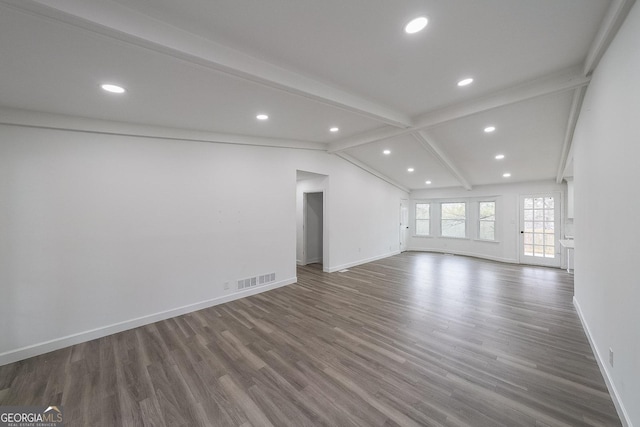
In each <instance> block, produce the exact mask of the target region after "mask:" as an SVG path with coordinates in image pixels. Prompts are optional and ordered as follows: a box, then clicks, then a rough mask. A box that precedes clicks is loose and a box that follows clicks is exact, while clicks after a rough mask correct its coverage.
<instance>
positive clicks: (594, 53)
mask: <svg viewBox="0 0 640 427" xmlns="http://www.w3.org/2000/svg"><path fill="white" fill-rule="evenodd" d="M635 1H636V0H613V1H612V2H611V5H609V9H608V10H607V14H606V16H605V17H604V19H603V20H602V24H601V25H600V29H599V30H598V34H596V37H595V39H594V40H593V42H592V43H591V47H590V48H589V52H588V53H587V57H586V59H585V61H584V66H583V74H584V75H585V76H590V75H591V73H593V70H595V69H596V67H597V66H598V63H599V62H600V59H601V58H602V55H604V53H605V52H606V51H607V49H608V48H609V45H610V44H611V42H612V41H613V38H614V37H615V35H616V33H617V32H618V30H619V29H620V26H621V25H622V23H623V22H624V20H625V18H626V17H627V15H628V14H629V11H630V10H631V7H632V6H633V4H634V3H635Z"/></svg>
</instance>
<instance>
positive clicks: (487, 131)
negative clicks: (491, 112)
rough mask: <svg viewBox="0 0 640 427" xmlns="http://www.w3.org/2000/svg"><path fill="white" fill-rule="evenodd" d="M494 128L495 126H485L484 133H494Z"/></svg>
mask: <svg viewBox="0 0 640 427" xmlns="http://www.w3.org/2000/svg"><path fill="white" fill-rule="evenodd" d="M495 130H496V127H495V126H487V127H486V128H484V131H485V132H486V133H491V132H495Z"/></svg>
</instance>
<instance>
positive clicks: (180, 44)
mask: <svg viewBox="0 0 640 427" xmlns="http://www.w3.org/2000/svg"><path fill="white" fill-rule="evenodd" d="M632 3H633V0H483V1H470V0H467V1H464V0H449V1H434V0H431V1H416V0H395V1H388V2H383V1H376V2H372V1H370V0H322V1H311V0H295V1H293V0H286V1H285V0H264V1H250V0H216V1H211V0H181V1H175V0H154V1H149V0H0V107H5V108H11V109H23V110H31V111H36V112H46V113H56V114H64V115H70V116H81V117H87V118H91V119H101V120H109V121H118V122H125V123H131V124H137V125H146V126H149V125H151V126H162V127H165V128H176V129H184V130H189V131H194V132H195V131H198V132H200V133H201V134H202V135H208V137H207V138H208V139H210V140H212V141H215V140H219V141H221V142H234V141H236V142H237V141H251V143H255V144H264V145H277V146H282V145H283V144H284V145H286V146H291V147H300V148H307V149H308V148H311V149H319V150H326V151H328V152H330V153H333V154H335V155H338V156H341V157H343V158H344V159H346V160H348V161H350V162H352V163H354V164H356V165H358V166H360V167H362V168H364V169H367V170H369V171H371V172H372V173H375V174H377V175H378V176H380V177H382V178H383V179H385V180H387V181H389V182H391V183H393V184H394V185H397V186H398V187H400V188H403V189H407V190H411V189H422V188H436V187H455V186H462V187H464V188H467V189H470V188H472V187H473V186H475V185H483V184H494V183H504V182H517V181H531V180H541V179H556V180H558V181H560V180H562V178H563V177H564V176H570V175H571V135H572V131H573V126H574V125H575V120H576V118H577V113H578V111H579V107H580V103H581V100H582V97H583V95H584V91H585V88H586V86H587V85H588V82H589V77H590V74H591V72H592V71H593V69H594V68H595V66H596V65H597V62H598V60H599V59H600V56H601V55H602V54H603V52H604V50H605V49H606V47H607V46H608V42H609V41H610V40H611V38H612V37H613V35H614V34H615V31H616V30H617V28H618V27H619V25H620V24H621V22H622V20H623V19H624V17H625V16H626V13H627V12H628V10H629V8H630V7H631V5H632ZM417 16H426V17H427V18H428V25H427V27H426V28H425V29H424V30H423V31H421V32H419V33H416V34H407V33H405V32H404V30H403V28H404V25H405V24H406V23H407V22H408V21H409V20H411V19H412V18H415V17H417ZM468 77H469V78H473V83H472V84H470V85H468V86H464V87H460V86H458V85H457V83H458V81H459V80H461V79H463V78H468ZM106 82H110V83H116V84H119V85H121V86H123V87H125V88H126V90H127V91H126V92H125V93H124V94H122V95H114V94H108V93H105V92H103V91H102V90H101V89H100V87H99V86H100V84H102V83H106ZM259 113H264V114H268V116H269V119H268V120H264V121H260V120H257V119H256V115H257V114H259ZM2 121H3V120H2V117H1V115H0V122H2ZM5 121H6V120H5ZM488 126H493V127H495V130H494V131H493V132H490V133H488V132H485V131H484V129H485V128H486V127H488ZM331 127H337V128H339V130H338V131H337V132H330V130H329V129H330V128H331ZM203 138H204V137H203ZM205 139H206V138H205ZM385 150H388V152H389V154H384V151H385ZM498 154H501V155H503V156H504V158H503V159H500V160H497V159H496V158H495V156H496V155H498ZM408 168H413V171H412V172H409V171H408ZM505 173H510V177H508V178H505V177H504V176H503V174H505ZM427 181H429V182H430V183H429V184H427Z"/></svg>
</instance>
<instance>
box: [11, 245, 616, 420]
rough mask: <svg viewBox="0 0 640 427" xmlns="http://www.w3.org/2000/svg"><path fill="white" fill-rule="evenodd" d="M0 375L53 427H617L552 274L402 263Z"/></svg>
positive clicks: (442, 259)
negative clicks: (62, 422)
mask: <svg viewBox="0 0 640 427" xmlns="http://www.w3.org/2000/svg"><path fill="white" fill-rule="evenodd" d="M298 279H299V281H298V283H297V284H294V285H290V286H287V287H283V288H280V289H276V290H273V291H269V292H265V293H263V294H260V295H256V296H252V297H249V298H245V299H242V300H237V301H234V302H231V303H228V304H224V305H219V306H216V307H212V308H209V309H205V310H201V311H198V312H194V313H190V314H187V315H184V316H180V317H176V318H173V319H169V320H166V321H162V322H158V323H155V324H152V325H148V326H145V327H141V328H137V329H134V330H130V331H126V332H123V333H119V334H116V335H112V336H108V337H105V338H101V339H98V340H94V341H90V342H87V343H84V344H79V345H76V346H73V347H69V348H66V349H63V350H59V351H55V352H52V353H49V354H46V355H42V356H39V357H34V358H31V359H28V360H24V361H21V362H18V363H14V364H11V365H6V366H3V367H0V405H62V406H63V407H64V415H65V419H66V425H67V426H115V425H127V426H165V425H166V426H198V425H200V426H269V425H274V426H286V425H290V426H306V425H332V426H351V425H354V426H415V425H427V426H429V425H434V426H439V425H445V426H581V425H594V426H602V425H606V426H614V425H620V421H619V419H618V417H617V415H616V412H615V408H614V406H613V403H612V401H611V398H610V396H609V394H608V392H607V389H606V387H605V384H604V382H603V379H602V376H601V374H600V371H599V370H598V366H597V364H596V362H595V360H594V357H593V354H592V352H591V348H590V347H589V343H588V341H587V338H586V336H585V334H584V331H583V330H582V327H581V325H580V321H579V319H578V316H577V314H576V312H575V310H574V307H573V305H572V295H573V276H571V275H569V274H567V273H566V272H565V271H563V270H559V269H549V268H537V267H528V266H517V265H507V264H499V263H494V262H489V261H483V260H478V259H473V258H465V257H457V256H446V255H439V254H429V253H415V252H408V253H404V254H402V255H399V256H395V257H391V258H387V259H383V260H381V261H377V262H374V263H370V264H366V265H362V266H359V267H354V268H351V269H350V271H349V272H346V273H332V274H327V273H323V272H322V271H321V269H320V268H319V266H308V267H303V268H300V269H299V270H298Z"/></svg>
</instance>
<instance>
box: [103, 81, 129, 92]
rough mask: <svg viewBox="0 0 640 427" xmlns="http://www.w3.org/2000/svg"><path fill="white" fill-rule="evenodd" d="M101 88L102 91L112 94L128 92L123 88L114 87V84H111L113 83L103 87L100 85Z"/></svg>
mask: <svg viewBox="0 0 640 427" xmlns="http://www.w3.org/2000/svg"><path fill="white" fill-rule="evenodd" d="M100 87H101V88H102V90H105V91H107V92H111V93H125V92H126V90H125V88H123V87H122V86H118V85H114V84H111V83H105V84H103V85H100Z"/></svg>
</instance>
